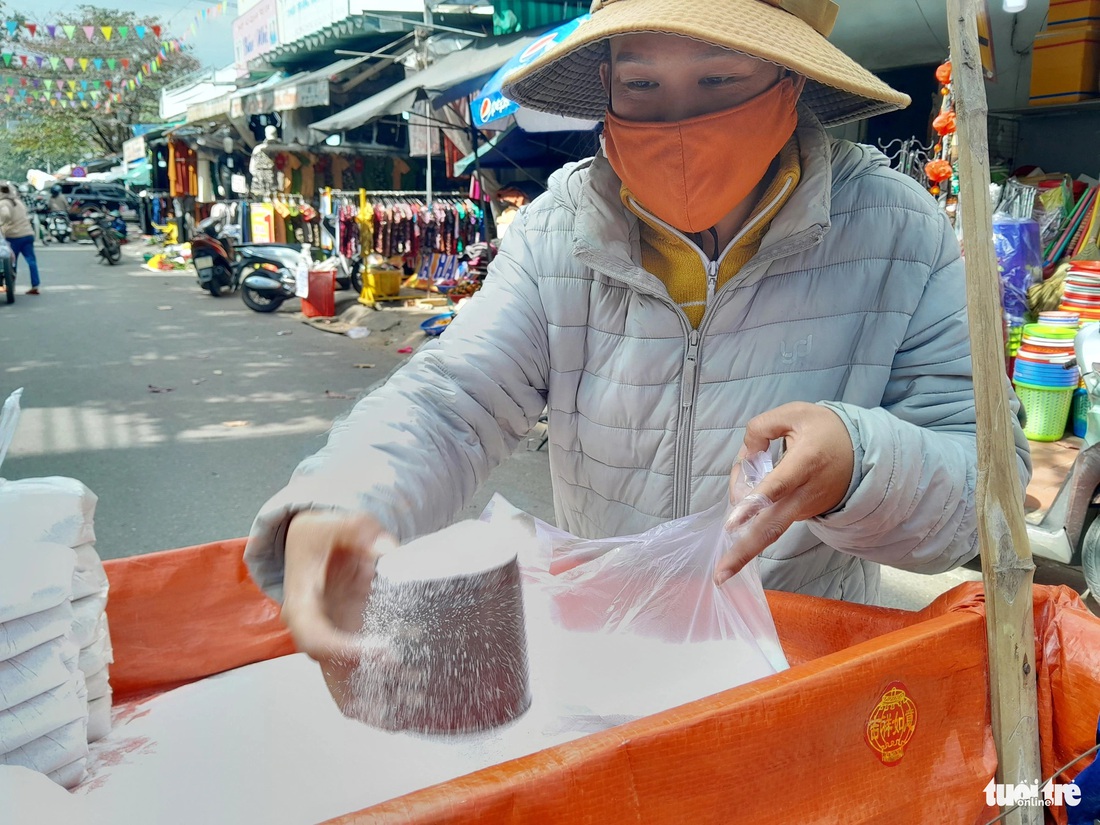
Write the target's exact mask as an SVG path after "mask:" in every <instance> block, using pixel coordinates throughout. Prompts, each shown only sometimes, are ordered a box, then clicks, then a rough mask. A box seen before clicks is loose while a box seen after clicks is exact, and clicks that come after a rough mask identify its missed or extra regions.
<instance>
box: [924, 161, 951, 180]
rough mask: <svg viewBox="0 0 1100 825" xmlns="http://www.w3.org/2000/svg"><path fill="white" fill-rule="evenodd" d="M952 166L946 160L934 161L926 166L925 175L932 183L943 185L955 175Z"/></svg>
mask: <svg viewBox="0 0 1100 825" xmlns="http://www.w3.org/2000/svg"><path fill="white" fill-rule="evenodd" d="M953 171H954V170H953V169H952V168H951V164H950V163H948V162H947V161H946V160H932V161H929V162H928V163H926V164H925V165H924V174H925V175H927V176H928V180H930V181H932V183H942V182H943V181H945V180H949V179H950V178H951V175H952V173H953Z"/></svg>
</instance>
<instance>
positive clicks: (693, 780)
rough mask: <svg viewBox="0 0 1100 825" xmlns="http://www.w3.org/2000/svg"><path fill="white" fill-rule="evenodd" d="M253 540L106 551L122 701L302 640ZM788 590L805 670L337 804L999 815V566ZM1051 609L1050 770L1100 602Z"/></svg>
mask: <svg viewBox="0 0 1100 825" xmlns="http://www.w3.org/2000/svg"><path fill="white" fill-rule="evenodd" d="M242 549H243V540H234V541H226V542H219V543H215V544H210V545H202V546H198V547H192V548H185V549H182V550H172V551H166V552H164V553H156V554H152V555H148V556H138V557H133V558H129V559H121V560H115V561H110V562H107V563H106V566H107V573H108V577H109V578H110V581H111V593H110V600H109V603H108V615H109V620H110V624H111V636H112V641H113V644H114V648H115V664H114V665H113V666H112V669H111V681H112V683H113V685H114V688H115V696H116V700H126V699H127V698H134V697H137V696H141V695H145V694H149V693H156V692H159V691H163V690H167V689H169V688H171V687H174V686H177V685H180V684H184V683H186V682H188V681H194V680H196V679H201V678H204V677H206V676H209V675H211V674H213V673H217V672H221V671H224V670H228V669H230V668H234V667H239V666H242V665H245V664H249V663H251V662H255V661H260V660H263V659H267V658H273V657H275V656H281V655H284V654H287V653H290V652H293V644H292V642H291V641H290V638H289V635H288V634H287V632H286V631H285V629H284V628H283V626H282V625H281V623H280V622H279V618H278V613H279V610H278V606H277V605H276V604H275V603H273V602H271V601H270V600H269V599H267V598H266V597H265V596H263V594H262V593H261V592H260V591H259V590H258V589H257V588H256V586H255V585H254V584H253V583H252V581H251V580H250V579H249V578H248V575H247V573H246V571H245V569H244V566H243V563H242V561H241V552H242ZM768 598H769V602H770V604H771V607H772V611H773V614H774V616H775V621H776V626H777V628H778V630H779V636H780V639H781V641H782V643H783V647H784V650H785V651H786V653H787V656H788V659H789V660H790V662H791V665H792V667H791V669H790V670H788V671H786V672H784V673H781V674H777V675H775V676H772V677H769V678H767V679H762V680H759V681H757V682H753V683H750V684H747V685H743V686H741V687H738V688H734V689H733V690H730V691H726V692H724V693H721V694H718V695H716V696H712V697H709V698H706V699H703V700H701V701H698V702H694V703H691V704H689V705H685V706H683V707H680V708H675V709H673V710H670V711H666V712H664V713H661V714H657V715H654V716H651V717H648V718H646V719H642V720H639V721H637V722H634V723H631V724H628V725H622V726H620V727H617V728H613V729H611V730H608V731H604V732H602V733H598V734H595V735H592V736H588V737H585V738H583V739H580V740H577V741H575V742H571V743H567V744H565V745H560V746H558V747H554V748H550V749H547V750H544V751H541V752H539V753H536V754H533V755H531V756H529V757H525V758H523V759H517V760H514V761H511V762H507V763H504V764H502V765H497V766H494V767H491V768H487V769H485V770H483V771H479V772H477V773H474V774H470V775H469V776H466V777H462V778H459V779H456V780H454V781H451V782H447V783H444V784H442V785H437V786H434V787H431V788H427V789H425V790H423V791H419V792H417V793H413V794H409V795H408V796H404V797H400V798H398V799H394V800H391V801H389V802H386V803H383V804H381V805H377V806H374V807H372V808H369V809H366V810H364V811H360V812H356V813H349V814H347V815H345V816H343V817H340V818H338V819H335V820H331V822H333V823H344V824H345V825H347V824H349V823H367V822H402V823H404V822H407V823H441V822H447V823H471V825H472V823H485V822H538V823H541V822H553V821H556V822H570V823H572V822H592V823H600V824H601V825H602V823H611V822H654V823H682V822H692V823H709V822H714V823H719V822H722V823H726V822H739V823H741V822H744V823H756V822H759V823H765V822H766V823H771V822H777V821H784V822H791V821H793V822H801V823H815V822H820V823H837V822H844V823H858V822H889V823H891V825H904V823H913V825H918V824H919V825H926V823H931V822H935V823H961V824H962V825H980V823H984V822H985V821H987V820H988V819H989V818H990V817H991V816H992V815H993V814H994V813H995V812H993V811H990V810H987V809H986V806H985V801H984V793H983V789H984V787H985V785H986V783H988V781H989V780H990V778H991V777H992V776H993V774H994V771H995V767H996V756H995V752H994V748H993V743H992V738H991V735H990V730H989V703H988V673H987V665H986V644H985V627H984V610H983V597H982V588H981V585H980V584H976V583H974V584H968V585H962V586H960V587H958V588H956V589H955V590H953V591H951V592H950V593H948V594H945V595H944V596H943V597H941V598H940V599H938V600H937V601H936V602H935V603H934V604H932V605H931V606H929V607H928V608H927V609H925V610H923V611H920V612H915V613H911V612H908V611H901V610H890V609H886V608H876V607H866V606H862V605H853V604H847V603H843V602H837V601H831V600H825V599H817V598H813V597H808V596H797V595H793V594H788V593H769V594H768ZM1035 618H1036V633H1037V639H1038V641H1039V645H1038V646H1037V651H1038V654H1039V655H1038V657H1037V662H1036V672H1037V678H1038V686H1039V723H1040V731H1041V735H1042V755H1043V769H1044V773H1045V774H1049V773H1050V772H1051V771H1052V770H1053V769H1054V767H1056V766H1059V765H1061V764H1064V763H1065V762H1068V761H1069V760H1070V759H1071V758H1072V757H1074V756H1076V755H1077V754H1080V753H1082V752H1083V751H1085V750H1087V749H1088V748H1089V747H1091V746H1092V744H1093V741H1092V740H1093V735H1094V731H1095V724H1096V719H1097V715H1098V714H1100V620H1098V619H1097V618H1095V617H1093V616H1092V615H1091V614H1090V613H1088V611H1087V610H1086V609H1085V608H1084V606H1083V605H1082V604H1081V603H1080V600H1079V599H1078V598H1077V596H1076V594H1074V593H1072V591H1070V590H1068V589H1066V588H1048V587H1036V588H1035ZM1085 764H1088V763H1087V762H1085V763H1083V764H1081V765H1078V766H1077V768H1075V770H1074V771H1072V772H1071V773H1070V775H1071V776H1072V775H1073V774H1075V773H1076V771H1077V770H1079V769H1081V768H1083V767H1084V765H1085ZM1063 781H1066V780H1063ZM1063 821H1064V819H1063Z"/></svg>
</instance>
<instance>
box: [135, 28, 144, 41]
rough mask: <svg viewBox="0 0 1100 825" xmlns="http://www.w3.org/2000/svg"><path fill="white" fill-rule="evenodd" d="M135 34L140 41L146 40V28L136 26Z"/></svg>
mask: <svg viewBox="0 0 1100 825" xmlns="http://www.w3.org/2000/svg"><path fill="white" fill-rule="evenodd" d="M134 34H136V35H137V36H138V40H144V39H145V26H134Z"/></svg>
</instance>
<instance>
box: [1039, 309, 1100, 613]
mask: <svg viewBox="0 0 1100 825" xmlns="http://www.w3.org/2000/svg"><path fill="white" fill-rule="evenodd" d="M1074 351H1075V355H1076V360H1077V365H1078V367H1080V370H1081V375H1082V376H1083V377H1084V380H1085V384H1086V386H1087V387H1088V388H1089V396H1090V399H1091V398H1092V397H1093V396H1094V395H1100V324H1088V325H1086V326H1085V327H1083V328H1082V329H1081V330H1080V331H1079V332H1078V333H1077V335H1076V337H1075V338H1074ZM1096 413H1097V415H1098V416H1100V409H1098V410H1096ZM1089 419H1090V420H1089V431H1088V432H1087V434H1086V441H1085V447H1084V448H1083V449H1082V450H1081V451H1080V452H1079V453H1078V454H1077V458H1076V459H1075V460H1074V462H1073V466H1072V467H1070V470H1069V473H1067V474H1066V479H1065V481H1063V482H1062V486H1061V487H1060V488H1059V490H1058V494H1057V495H1056V496H1055V497H1054V502H1053V503H1052V504H1051V506H1050V508H1049V509H1048V510H1047V511H1046V512H1045V513H1044V514H1043V515H1042V518H1041V519H1040V520H1039V521H1038V523H1036V524H1028V525H1027V535H1028V540H1029V542H1030V544H1031V552H1032V553H1033V554H1034V555H1036V556H1039V557H1041V558H1044V559H1051V560H1053V561H1057V562H1061V563H1062V564H1066V565H1079V566H1080V567H1081V572H1082V573H1083V574H1084V576H1085V583H1086V584H1087V585H1088V587H1089V590H1090V591H1091V592H1092V593H1093V595H1094V596H1095V597H1100V518H1097V516H1098V515H1100V433H1097V432H1095V429H1094V426H1093V421H1092V419H1093V413H1092V411H1091V410H1090V413H1089ZM1097 424H1100V419H1098V421H1097ZM1094 439H1095V443H1093V441H1094Z"/></svg>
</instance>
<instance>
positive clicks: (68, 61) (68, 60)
mask: <svg viewBox="0 0 1100 825" xmlns="http://www.w3.org/2000/svg"><path fill="white" fill-rule="evenodd" d="M65 65H66V66H68V67H69V71H70V72H71V71H72V70H73V66H75V65H76V61H75V60H73V59H72V58H71V57H66V58H65Z"/></svg>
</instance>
